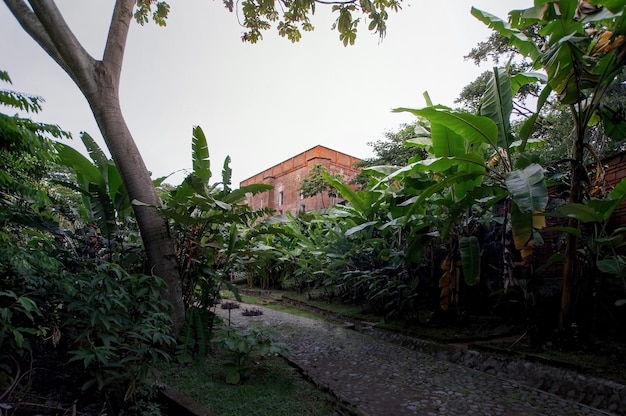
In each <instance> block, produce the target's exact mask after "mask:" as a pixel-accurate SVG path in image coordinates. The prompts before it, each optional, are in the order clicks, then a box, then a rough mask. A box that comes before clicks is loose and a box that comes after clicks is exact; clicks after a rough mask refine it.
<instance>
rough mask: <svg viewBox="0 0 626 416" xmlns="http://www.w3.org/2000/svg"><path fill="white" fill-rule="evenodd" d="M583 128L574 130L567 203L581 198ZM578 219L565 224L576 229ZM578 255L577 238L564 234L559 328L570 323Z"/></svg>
mask: <svg viewBox="0 0 626 416" xmlns="http://www.w3.org/2000/svg"><path fill="white" fill-rule="evenodd" d="M584 140H585V138H584V128H580V126H577V128H576V130H575V142H574V154H573V160H572V178H571V182H570V195H569V198H568V202H569V203H579V202H581V200H582V190H583V179H584V173H585V172H584V169H585V168H584V166H583V151H584V147H585V141H584ZM578 225H579V224H578V220H577V219H575V218H570V219H569V221H568V223H567V226H568V227H571V228H575V229H578ZM577 256H578V238H577V237H576V236H575V235H574V234H571V233H568V234H567V236H566V245H565V262H564V264H563V288H562V291H561V313H560V315H559V329H561V330H568V329H569V328H570V327H571V325H572V298H573V293H574V280H575V278H576V263H577Z"/></svg>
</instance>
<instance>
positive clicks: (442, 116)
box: [393, 106, 498, 152]
mask: <svg viewBox="0 0 626 416" xmlns="http://www.w3.org/2000/svg"><path fill="white" fill-rule="evenodd" d="M393 111H395V112H409V113H412V114H414V115H416V116H418V117H424V118H426V119H428V120H429V121H430V122H431V123H432V124H441V125H443V126H446V127H447V128H449V129H451V130H452V131H453V132H455V133H456V134H458V135H460V136H461V137H463V138H464V139H465V140H466V141H467V143H468V144H481V143H488V144H489V145H491V146H492V147H493V148H494V149H497V147H498V127H497V126H496V124H495V123H494V122H493V120H491V119H489V118H486V117H481V116H476V115H473V114H469V113H464V112H460V111H454V110H450V109H449V108H447V107H442V106H433V107H426V108H422V109H412V108H396V109H394V110H393ZM433 140H435V138H434V137H433ZM464 152H465V151H464Z"/></svg>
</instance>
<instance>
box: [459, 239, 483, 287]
mask: <svg viewBox="0 0 626 416" xmlns="http://www.w3.org/2000/svg"><path fill="white" fill-rule="evenodd" d="M459 251H460V252H461V262H462V268H463V278H464V279H465V283H467V284H468V285H470V286H473V285H476V284H478V282H480V244H479V242H478V238H477V237H476V236H470V237H461V238H460V239H459Z"/></svg>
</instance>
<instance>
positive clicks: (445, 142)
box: [431, 123, 467, 157]
mask: <svg viewBox="0 0 626 416" xmlns="http://www.w3.org/2000/svg"><path fill="white" fill-rule="evenodd" d="M431 134H432V136H431V143H432V152H433V154H434V155H435V156H436V157H447V156H459V155H463V154H465V153H466V148H467V145H466V143H465V139H463V137H462V136H460V135H458V134H456V133H455V132H453V131H452V130H450V129H449V128H447V127H446V126H444V125H443V124H438V123H433V124H432V125H431Z"/></svg>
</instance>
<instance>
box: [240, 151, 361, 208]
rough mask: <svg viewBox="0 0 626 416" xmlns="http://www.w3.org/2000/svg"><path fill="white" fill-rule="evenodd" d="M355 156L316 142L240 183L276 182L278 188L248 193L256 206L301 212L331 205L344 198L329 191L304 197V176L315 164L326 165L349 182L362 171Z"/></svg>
mask: <svg viewBox="0 0 626 416" xmlns="http://www.w3.org/2000/svg"><path fill="white" fill-rule="evenodd" d="M360 161H361V159H358V158H356V157H354V156H350V155H347V154H345V153H342V152H338V151H336V150H333V149H329V148H328V147H324V146H319V145H318V146H315V147H313V148H311V149H309V150H307V151H305V152H302V153H300V154H298V155H296V156H294V157H292V158H290V159H287V160H285V161H283V162H280V163H279V164H277V165H274V166H272V167H271V168H268V169H266V170H264V171H263V172H260V173H257V174H256V175H254V176H252V177H250V178H248V179H246V180H244V181H242V182H241V183H240V186H245V185H252V184H258V183H265V184H269V185H273V186H274V189H272V190H270V191H267V192H263V193H259V194H256V195H251V194H248V195H247V197H246V200H247V203H248V205H249V206H250V207H251V208H253V209H261V208H272V209H274V210H276V213H277V214H286V213H287V212H291V213H292V214H298V213H300V212H308V211H314V210H318V209H322V208H327V207H329V206H330V205H334V204H337V203H340V202H343V200H341V199H340V198H332V197H330V196H329V195H328V193H327V192H324V193H322V194H321V195H315V196H312V197H309V198H304V197H303V196H302V195H301V193H300V186H301V183H302V180H303V179H305V178H307V177H308V176H309V172H310V171H311V169H312V168H313V167H314V166H315V165H322V166H324V167H325V168H326V170H327V171H328V173H330V174H331V175H335V174H340V175H342V176H343V178H344V182H345V183H348V182H349V181H350V180H352V178H354V177H355V176H356V175H357V174H358V173H359V169H357V168H355V167H354V164H355V163H357V162H360Z"/></svg>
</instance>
